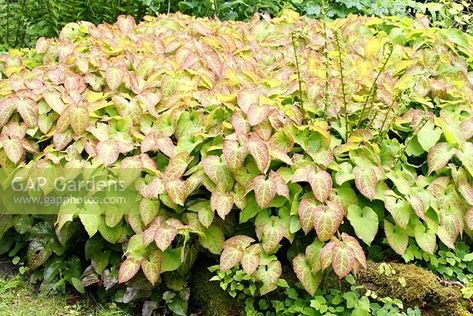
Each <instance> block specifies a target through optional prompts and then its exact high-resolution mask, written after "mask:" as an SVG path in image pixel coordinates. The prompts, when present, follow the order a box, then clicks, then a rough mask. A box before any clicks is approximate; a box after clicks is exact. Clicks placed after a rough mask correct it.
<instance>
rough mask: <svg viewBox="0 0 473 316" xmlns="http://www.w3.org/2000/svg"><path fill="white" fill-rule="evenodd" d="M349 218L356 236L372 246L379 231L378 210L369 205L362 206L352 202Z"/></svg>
mask: <svg viewBox="0 0 473 316" xmlns="http://www.w3.org/2000/svg"><path fill="white" fill-rule="evenodd" d="M347 218H348V220H349V221H350V224H351V225H352V226H353V229H354V230H355V234H356V236H358V238H360V239H361V240H363V242H364V243H365V244H367V245H368V246H370V245H371V242H372V241H373V240H374V238H375V237H376V233H377V232H378V224H379V219H378V215H377V214H376V212H375V211H373V209H372V208H371V207H368V206H365V207H364V208H361V207H359V206H358V205H355V204H351V205H350V206H349V207H348V212H347Z"/></svg>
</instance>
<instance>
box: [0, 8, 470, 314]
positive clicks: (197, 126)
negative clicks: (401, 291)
mask: <svg viewBox="0 0 473 316" xmlns="http://www.w3.org/2000/svg"><path fill="white" fill-rule="evenodd" d="M294 30H297V36H295V33H294ZM322 32H324V33H325V34H326V36H324V35H323V34H324V33H322ZM472 44H473V38H472V37H471V36H469V35H466V34H464V33H462V32H460V31H458V30H440V29H436V28H430V27H428V26H427V25H426V24H425V23H424V21H422V20H410V19H407V18H403V19H400V18H394V17H392V18H386V19H379V18H368V17H365V18H360V17H354V16H351V17H349V18H348V19H345V20H336V21H323V22H321V21H314V20H309V19H306V18H301V17H300V16H299V15H298V14H297V13H295V12H293V11H286V12H285V13H284V15H283V16H282V17H280V18H275V19H271V18H270V17H269V16H267V15H255V16H254V17H253V18H252V19H251V21H249V22H248V23H242V22H218V21H215V20H208V19H195V18H191V17H188V16H185V15H181V14H177V15H168V16H164V15H163V16H158V17H157V18H151V17H148V18H146V19H145V21H144V22H142V23H140V24H136V23H135V21H134V19H133V18H131V17H126V16H120V17H119V19H118V21H117V22H116V23H115V24H114V25H108V24H102V25H99V26H95V25H94V24H92V23H87V22H83V23H72V24H68V25H67V26H66V27H65V28H64V29H63V30H62V31H61V34H60V36H59V38H57V39H44V38H43V39H40V40H38V42H37V43H36V48H35V49H32V50H28V49H23V50H12V51H10V52H9V54H7V55H2V56H0V72H1V76H2V81H0V96H1V99H0V127H1V128H2V130H1V148H0V165H1V166H2V167H3V169H2V170H1V172H2V179H3V181H2V186H1V188H2V190H5V192H10V193H11V190H10V191H8V190H9V189H11V185H12V183H15V184H16V185H19V184H18V183H21V181H20V182H16V181H15V182H12V181H11V179H13V178H15V179H16V177H20V179H23V180H25V182H26V180H27V179H32V180H35V179H36V180H38V175H39V176H41V177H42V178H45V179H46V180H47V181H46V180H45V181H46V182H48V181H50V180H51V181H52V180H54V179H57V178H58V177H61V176H62V178H63V180H62V181H65V182H66V183H70V182H72V183H73V182H74V180H84V179H86V180H91V179H98V180H102V181H104V182H103V183H105V184H107V185H109V184H110V183H114V181H116V180H117V179H118V180H121V181H123V183H125V187H126V188H128V189H129V190H130V191H132V192H133V194H135V195H131V196H132V197H133V198H132V199H131V201H130V202H129V204H126V206H125V207H123V206H122V207H118V206H116V205H112V206H110V205H96V204H94V203H89V202H87V201H79V202H75V203H73V204H62V205H61V206H60V207H59V209H58V212H57V214H56V215H41V214H35V215H25V210H24V209H20V210H14V209H13V206H11V203H10V204H8V203H9V201H10V200H9V199H11V198H10V195H8V194H4V193H2V194H0V197H1V198H2V203H4V204H3V206H2V207H3V208H4V213H5V214H3V215H1V216H0V222H1V225H0V232H1V234H0V237H1V236H3V235H4V236H5V242H4V243H2V247H1V248H4V249H3V252H4V253H6V252H9V253H10V254H11V255H13V256H19V255H25V256H26V262H27V266H28V268H29V269H30V270H31V271H33V273H34V275H36V274H41V273H40V272H34V271H35V270H40V269H42V268H44V269H45V271H44V272H43V273H42V275H43V277H44V275H45V273H46V270H47V269H48V267H50V266H51V265H52V264H53V263H54V262H55V260H57V259H55V258H57V257H60V258H61V260H64V261H66V260H72V259H69V258H71V257H72V256H73V255H75V256H76V257H78V258H79V257H80V266H81V268H82V270H83V271H84V272H83V277H82V284H81V286H84V287H85V288H88V287H96V288H98V289H97V291H99V292H100V293H101V295H102V296H107V295H109V296H110V295H111V296H113V298H114V300H116V301H117V302H124V303H130V302H140V301H143V300H146V299H148V298H151V299H153V300H158V299H159V298H161V299H162V298H163V295H164V293H166V295H165V297H166V299H165V301H166V302H167V304H168V305H169V304H175V305H173V306H174V307H173V308H175V309H172V308H171V310H172V311H173V312H174V313H178V314H179V313H181V312H182V311H183V310H185V309H184V308H183V307H182V306H183V305H182V304H183V303H182V301H185V298H186V297H187V294H186V293H187V292H188V291H186V288H187V287H186V283H187V280H188V276H189V273H190V271H191V269H192V266H193V265H194V263H195V261H196V260H197V257H198V254H199V253H202V252H203V253H205V255H207V256H209V257H211V258H214V260H215V263H219V268H220V270H221V271H223V272H225V271H228V270H231V269H232V268H235V267H237V269H238V270H243V271H244V273H245V274H247V275H249V276H250V278H249V279H250V280H252V278H254V279H255V280H256V281H257V282H258V284H259V285H260V287H259V293H260V294H261V295H265V294H268V293H271V292H273V291H274V290H275V289H277V288H278V282H279V280H280V277H281V274H282V271H283V265H284V266H286V265H290V266H292V268H293V270H294V272H295V274H296V276H297V278H298V279H299V280H300V282H301V284H302V286H303V287H304V289H305V290H306V291H307V292H308V293H309V294H310V295H315V293H317V291H318V290H319V284H320V282H321V280H322V277H323V275H324V274H326V273H328V272H327V271H333V272H334V273H335V274H336V275H337V276H338V277H339V278H340V279H343V278H344V277H345V276H347V275H349V274H350V273H353V274H355V275H356V274H357V273H358V272H359V271H361V270H362V269H364V268H366V266H367V262H366V256H365V251H366V248H367V247H369V246H370V245H371V244H372V243H376V244H378V245H384V247H385V248H390V249H392V255H394V256H398V257H399V256H403V255H405V254H406V251H407V249H408V245H409V243H410V242H411V243H414V242H415V244H416V245H417V246H418V247H419V248H420V249H422V250H423V251H424V252H426V253H430V254H433V253H435V251H436V249H438V248H439V246H440V245H442V244H443V245H445V246H446V247H448V248H451V249H455V244H456V242H457V241H459V240H460V239H462V240H463V241H464V242H465V244H466V245H470V244H471V239H470V237H471V236H472V229H473V222H472V220H473V208H472V206H473V200H472V192H473V188H472V177H473V161H472V159H471V157H473V143H472V142H471V138H472V137H473V128H472V126H473V115H472V114H473V113H472V107H471V105H472V103H473V100H472V95H473V93H472V92H473V83H472V78H471V73H470V71H471V67H472V57H473V54H472V52H471V50H470V47H471V45H472ZM295 55H296V56H297V61H296V59H295ZM327 58H328V61H327V60H326V59H327ZM327 67H328V68H327ZM327 74H328V76H327ZM327 78H328V79H329V83H328V88H327V84H326V79H327ZM374 79H375V80H374ZM327 101H328V102H327ZM74 170H79V172H78V173H76V172H72V171H74ZM123 171H128V173H126V172H125V173H123ZM135 171H138V172H135ZM25 174H27V175H28V177H26V178H25V177H23V178H22V177H21V176H24V175H25ZM35 177H36V178H35ZM105 180H107V181H105ZM53 182H54V181H53ZM33 183H36V182H35V181H33ZM105 184H103V185H105ZM22 187H24V188H27V194H28V195H30V196H35V197H41V198H44V197H48V196H49V195H51V193H54V188H51V187H49V186H42V188H41V190H35V186H31V187H30V186H27V185H24V186H22ZM101 194H102V192H101V191H100V190H92V191H91V192H88V193H87V197H101V196H102V195H101ZM5 205H7V206H8V207H7V206H5ZM34 211H35V210H28V211H27V212H28V213H33V212H34ZM12 213H13V214H12ZM14 213H22V214H23V215H14ZM18 235H20V236H18ZM82 252H83V253H82ZM74 260H75V259H74ZM77 265H78V264H77ZM74 266H75V265H74ZM59 271H62V270H59ZM76 275H77V274H76V273H73V274H71V276H70V277H66V278H63V279H61V280H65V281H67V282H70V283H72V284H73V285H74V286H76V285H77V282H76V278H77V277H76ZM64 276H65V274H64ZM53 279H54V278H53ZM65 281H62V282H65ZM399 282H402V280H400V281H399ZM76 287H77V286H76ZM77 288H79V287H77ZM167 291H170V292H167ZM360 300H361V299H360ZM363 300H364V301H366V299H363ZM176 302H177V303H176ZM398 303H399V302H396V301H392V302H389V301H388V300H387V299H386V300H385V301H384V302H383V304H384V305H383V306H385V305H386V304H391V305H392V306H396V305H399V304H398ZM347 304H348V303H347ZM178 307H179V309H178ZM398 307H399V306H397V308H398ZM393 308H395V307H393ZM177 310H179V312H176V311H177ZM335 310H336V307H335Z"/></svg>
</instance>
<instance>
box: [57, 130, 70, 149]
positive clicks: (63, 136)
mask: <svg viewBox="0 0 473 316" xmlns="http://www.w3.org/2000/svg"><path fill="white" fill-rule="evenodd" d="M72 140H73V136H72V131H71V130H70V129H68V130H66V131H65V132H64V133H56V134H54V136H53V143H54V147H56V149H57V150H58V151H61V150H64V149H65V148H66V147H67V145H69V143H70V142H71V141H72Z"/></svg>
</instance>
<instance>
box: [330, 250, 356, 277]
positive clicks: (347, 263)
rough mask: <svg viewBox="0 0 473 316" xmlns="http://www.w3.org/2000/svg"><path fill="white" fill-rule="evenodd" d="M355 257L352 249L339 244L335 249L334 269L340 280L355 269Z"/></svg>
mask: <svg viewBox="0 0 473 316" xmlns="http://www.w3.org/2000/svg"><path fill="white" fill-rule="evenodd" d="M354 261H355V255H354V254H353V250H352V249H351V248H350V247H347V246H344V245H342V244H338V245H337V246H335V247H334V248H333V257H332V267H333V271H334V272H335V273H336V274H337V275H338V277H339V278H340V279H342V278H344V277H345V276H346V275H347V274H348V273H350V271H351V270H352V269H353V265H354Z"/></svg>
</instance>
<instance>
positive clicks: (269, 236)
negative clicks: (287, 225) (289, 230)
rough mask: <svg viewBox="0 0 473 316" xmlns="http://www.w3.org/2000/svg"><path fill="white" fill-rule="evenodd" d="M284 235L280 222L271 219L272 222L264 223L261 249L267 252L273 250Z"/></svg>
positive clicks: (269, 252) (277, 246)
mask: <svg viewBox="0 0 473 316" xmlns="http://www.w3.org/2000/svg"><path fill="white" fill-rule="evenodd" d="M283 237H284V228H283V227H282V226H281V224H279V223H277V222H276V221H273V223H272V224H266V225H265V226H264V227H263V243H262V246H263V249H264V251H265V252H266V253H267V254H271V253H273V252H275V251H276V250H277V249H278V248H279V246H280V242H281V240H282V239H283Z"/></svg>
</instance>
